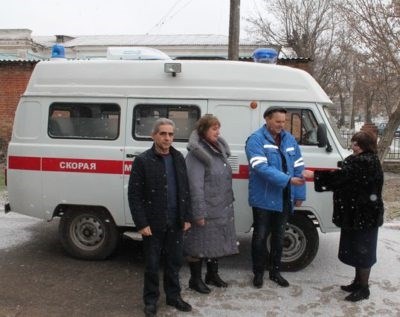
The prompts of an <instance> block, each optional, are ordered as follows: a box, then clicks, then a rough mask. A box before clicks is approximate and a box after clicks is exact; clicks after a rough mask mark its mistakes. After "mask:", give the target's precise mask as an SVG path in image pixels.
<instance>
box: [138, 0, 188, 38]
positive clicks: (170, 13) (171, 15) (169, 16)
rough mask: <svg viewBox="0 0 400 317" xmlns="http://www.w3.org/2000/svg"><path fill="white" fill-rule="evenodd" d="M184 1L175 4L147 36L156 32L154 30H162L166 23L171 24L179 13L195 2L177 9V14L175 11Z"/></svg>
mask: <svg viewBox="0 0 400 317" xmlns="http://www.w3.org/2000/svg"><path fill="white" fill-rule="evenodd" d="M182 1H184V0H177V1H175V3H174V4H173V5H172V6H171V8H170V9H169V10H168V12H167V13H166V14H164V15H163V16H162V17H161V19H160V20H159V21H158V22H157V23H156V24H155V25H154V26H153V27H152V28H151V29H150V30H149V31H148V32H146V34H149V33H151V32H154V30H156V29H159V28H161V27H162V26H163V25H165V24H166V23H169V22H170V21H171V20H172V19H173V18H174V17H175V16H176V15H177V14H178V13H179V12H181V11H182V10H183V9H184V8H186V7H187V6H188V5H189V4H190V3H191V2H192V1H193V0H189V1H188V2H187V3H186V4H183V6H181V7H180V8H178V9H176V10H175V12H173V11H174V9H175V8H176V7H177V6H178V5H179V4H180V2H182Z"/></svg>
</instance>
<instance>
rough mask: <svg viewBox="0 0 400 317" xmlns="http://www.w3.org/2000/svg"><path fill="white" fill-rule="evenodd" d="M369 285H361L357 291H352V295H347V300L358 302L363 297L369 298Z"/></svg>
mask: <svg viewBox="0 0 400 317" xmlns="http://www.w3.org/2000/svg"><path fill="white" fill-rule="evenodd" d="M369 294H370V293H369V287H368V286H360V287H359V288H358V289H357V290H356V291H354V292H353V293H351V294H350V295H348V296H346V297H345V300H347V301H349V302H358V301H359V300H362V299H368V298H369Z"/></svg>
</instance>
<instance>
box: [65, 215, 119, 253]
mask: <svg viewBox="0 0 400 317" xmlns="http://www.w3.org/2000/svg"><path fill="white" fill-rule="evenodd" d="M59 236H60V240H61V244H62V245H63V247H64V249H65V250H66V251H67V253H68V254H69V255H71V256H72V257H74V258H78V259H83V260H104V259H106V258H107V257H109V256H110V255H111V254H112V253H113V252H114V250H115V249H116V247H117V244H118V240H119V233H118V231H117V228H116V225H115V223H114V220H113V219H112V217H110V216H109V215H108V213H107V212H105V211H104V210H102V209H98V208H94V209H79V210H69V211H67V212H66V213H65V214H64V215H63V216H62V217H61V220H60V224H59Z"/></svg>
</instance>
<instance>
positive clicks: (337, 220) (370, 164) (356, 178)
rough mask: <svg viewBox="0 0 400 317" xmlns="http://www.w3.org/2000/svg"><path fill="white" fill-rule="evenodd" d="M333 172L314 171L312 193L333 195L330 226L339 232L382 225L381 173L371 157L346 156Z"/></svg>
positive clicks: (376, 162) (378, 163)
mask: <svg viewBox="0 0 400 317" xmlns="http://www.w3.org/2000/svg"><path fill="white" fill-rule="evenodd" d="M340 165H341V166H340V169H338V170H333V171H315V173H314V185H315V190H316V191H318V192H322V191H333V219H332V220H333V223H334V224H335V225H337V226H338V227H340V228H342V229H354V230H362V229H371V228H376V227H379V226H381V225H382V224H383V212H384V208H383V201H382V187H383V171H382V167H381V164H380V162H379V159H378V157H377V156H376V154H374V153H370V152H363V153H361V154H359V155H350V156H348V157H347V158H346V159H345V160H344V161H343V162H341V164H340Z"/></svg>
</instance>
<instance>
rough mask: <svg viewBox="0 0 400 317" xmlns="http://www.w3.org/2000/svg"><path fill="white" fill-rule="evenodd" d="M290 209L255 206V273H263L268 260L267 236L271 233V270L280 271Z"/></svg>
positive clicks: (252, 245) (253, 254)
mask: <svg viewBox="0 0 400 317" xmlns="http://www.w3.org/2000/svg"><path fill="white" fill-rule="evenodd" d="M288 214H289V211H288V209H287V208H284V211H283V212H276V211H271V210H265V209H261V208H256V207H253V221H254V222H253V226H254V228H253V238H252V241H251V257H252V261H253V273H254V274H260V273H261V274H263V273H264V270H265V267H266V261H267V238H268V235H269V234H270V233H271V252H270V258H269V259H270V264H271V268H270V271H273V272H274V271H275V272H279V270H280V265H281V257H282V249H283V237H284V234H285V228H286V223H287V219H288Z"/></svg>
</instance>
